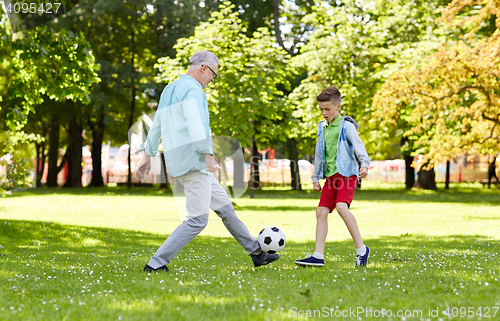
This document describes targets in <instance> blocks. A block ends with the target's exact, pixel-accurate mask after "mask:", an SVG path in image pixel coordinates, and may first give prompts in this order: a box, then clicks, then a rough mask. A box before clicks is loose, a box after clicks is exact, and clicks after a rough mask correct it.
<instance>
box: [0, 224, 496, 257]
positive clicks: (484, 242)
mask: <svg viewBox="0 0 500 321" xmlns="http://www.w3.org/2000/svg"><path fill="white" fill-rule="evenodd" d="M167 236H168V235H158V234H152V233H144V232H139V231H132V230H121V229H110V228H100V227H86V226H73V225H60V224H57V223H51V222H39V221H22V220H0V245H2V247H0V254H1V256H3V257H5V256H26V255H28V254H29V253H30V252H32V251H34V250H40V249H41V248H42V249H43V247H47V248H48V250H49V251H55V252H65V253H69V254H71V253H73V254H92V255H95V256H103V257H104V256H109V258H110V259H112V258H113V256H114V255H113V252H114V251H115V250H118V249H119V250H127V249H130V250H131V251H136V250H137V249H145V248H147V249H149V250H153V249H154V250H156V248H157V247H159V246H160V245H161V244H162V243H163V241H165V239H166V237H167ZM365 242H366V244H368V245H369V246H370V247H371V248H372V250H376V252H378V253H385V252H388V253H395V252H400V251H408V252H415V253H416V252H420V251H424V252H436V253H443V252H450V251H465V250H477V249H478V248H480V249H481V251H485V252H488V253H498V252H500V241H499V240H495V239H492V238H490V237H487V236H482V235H473V236H469V235H448V236H432V237H430V236H425V235H412V234H403V235H400V236H381V237H379V238H376V239H366V240H365ZM351 243H352V241H351V240H345V241H338V242H328V243H327V244H326V248H327V251H328V249H329V251H330V253H332V251H333V254H352V253H351V252H352V244H351ZM190 246H194V247H199V248H200V249H204V250H203V251H204V252H206V253H210V254H211V255H214V256H217V255H220V256H221V257H224V255H225V254H224V251H223V253H219V252H220V250H224V248H227V250H236V251H238V250H240V251H241V253H242V255H243V256H245V254H244V252H243V251H242V249H241V248H240V247H239V245H238V244H237V243H236V241H235V240H234V239H233V238H230V237H211V236H197V237H196V238H195V239H194V240H193V241H192V242H191V243H190V245H188V247H190ZM231 247H233V248H231ZM313 248H314V242H313V241H308V242H294V241H293V240H287V246H286V252H287V253H290V254H292V253H294V252H298V253H302V252H303V251H304V250H311V249H313ZM144 259H145V260H149V254H147V255H144Z"/></svg>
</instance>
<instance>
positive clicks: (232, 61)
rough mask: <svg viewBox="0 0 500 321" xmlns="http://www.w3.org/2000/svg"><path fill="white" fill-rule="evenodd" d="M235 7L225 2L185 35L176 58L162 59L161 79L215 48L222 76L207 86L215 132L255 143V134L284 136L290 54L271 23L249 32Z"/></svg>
mask: <svg viewBox="0 0 500 321" xmlns="http://www.w3.org/2000/svg"><path fill="white" fill-rule="evenodd" d="M234 7H235V6H234V5H231V4H230V3H229V2H225V3H224V5H221V7H220V12H215V13H213V14H212V17H211V18H210V19H209V21H208V22H202V23H201V24H200V25H199V26H198V27H197V28H196V29H195V33H194V36H192V37H189V38H182V39H179V40H178V42H177V44H176V45H175V49H176V50H177V56H176V58H175V59H171V58H168V57H167V58H162V59H160V60H159V62H160V63H159V64H158V68H159V77H158V78H159V81H164V82H171V81H173V80H175V79H176V78H177V77H178V76H179V75H180V74H181V73H183V72H185V71H186V69H187V66H188V65H189V58H190V57H191V56H192V55H193V54H194V53H195V52H197V51H199V50H210V51H212V52H214V53H215V54H216V55H217V56H218V57H219V59H220V68H219V74H220V76H219V77H217V79H216V80H215V82H214V83H213V84H211V85H210V86H209V87H208V89H207V90H206V92H207V99H208V102H209V109H210V112H211V119H210V121H211V127H212V130H213V132H214V133H215V134H216V135H224V136H228V135H229V136H234V137H236V138H238V139H239V140H240V141H241V143H242V145H243V146H250V139H251V137H252V136H254V135H255V136H256V137H257V139H258V140H260V141H263V142H269V141H271V140H281V141H284V140H285V139H286V138H287V136H286V130H287V126H288V124H287V123H280V121H281V120H283V119H285V118H286V116H287V113H289V106H288V105H287V104H286V102H285V100H284V99H283V95H284V94H283V92H282V91H280V90H279V89H278V88H277V86H278V85H281V84H283V85H285V86H288V81H287V78H288V77H289V76H290V75H291V74H292V72H293V69H291V68H290V67H289V60H290V56H289V55H288V54H287V53H286V52H285V51H284V50H283V49H281V48H277V47H276V46H275V45H274V38H273V37H272V36H271V35H270V33H269V32H268V30H267V29H265V28H260V29H258V30H257V31H255V32H254V33H253V35H252V37H248V36H246V28H245V27H244V26H243V23H242V21H241V20H240V19H239V14H238V12H233V9H234Z"/></svg>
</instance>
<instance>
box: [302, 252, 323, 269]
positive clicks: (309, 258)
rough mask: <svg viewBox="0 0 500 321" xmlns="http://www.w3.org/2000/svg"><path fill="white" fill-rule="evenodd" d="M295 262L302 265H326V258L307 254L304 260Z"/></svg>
mask: <svg viewBox="0 0 500 321" xmlns="http://www.w3.org/2000/svg"><path fill="white" fill-rule="evenodd" d="M295 264H297V265H302V266H325V260H323V259H317V258H315V257H314V256H312V255H309V254H307V255H306V258H305V259H303V260H297V261H295Z"/></svg>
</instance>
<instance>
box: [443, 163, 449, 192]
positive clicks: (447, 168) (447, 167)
mask: <svg viewBox="0 0 500 321" xmlns="http://www.w3.org/2000/svg"><path fill="white" fill-rule="evenodd" d="M444 188H445V189H450V160H447V161H446V179H445V183H444Z"/></svg>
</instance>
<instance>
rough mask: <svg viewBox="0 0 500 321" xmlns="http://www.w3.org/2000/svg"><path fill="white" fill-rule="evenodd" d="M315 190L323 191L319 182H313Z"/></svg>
mask: <svg viewBox="0 0 500 321" xmlns="http://www.w3.org/2000/svg"><path fill="white" fill-rule="evenodd" d="M313 190H315V191H316V192H321V185H320V184H319V183H318V182H316V183H313Z"/></svg>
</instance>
